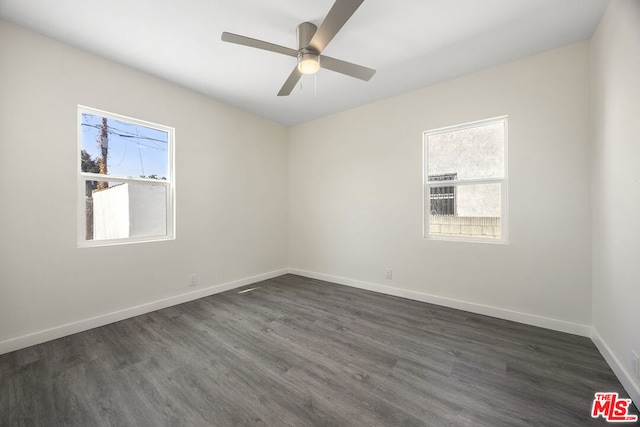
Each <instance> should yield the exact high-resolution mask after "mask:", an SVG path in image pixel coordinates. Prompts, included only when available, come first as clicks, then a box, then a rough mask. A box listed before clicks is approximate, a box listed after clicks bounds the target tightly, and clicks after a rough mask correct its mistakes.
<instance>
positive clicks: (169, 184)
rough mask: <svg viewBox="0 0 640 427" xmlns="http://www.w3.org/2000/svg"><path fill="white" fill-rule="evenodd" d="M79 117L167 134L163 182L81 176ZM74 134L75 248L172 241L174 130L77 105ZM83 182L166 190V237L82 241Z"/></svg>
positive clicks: (85, 174)
mask: <svg viewBox="0 0 640 427" xmlns="http://www.w3.org/2000/svg"><path fill="white" fill-rule="evenodd" d="M82 114H92V115H95V116H101V117H106V118H108V119H114V120H121V121H125V122H128V123H131V124H134V125H139V126H144V127H148V128H152V129H157V130H160V131H163V132H166V133H167V177H166V178H167V179H166V180H156V179H145V178H139V177H133V176H114V175H102V174H99V173H88V172H82V168H81V151H82ZM77 121H78V123H77V126H78V129H77V133H78V142H77V149H76V153H77V154H76V155H77V156H78V160H77V164H76V171H77V174H78V189H77V194H78V207H77V209H78V221H77V222H78V247H80V248H85V247H99V246H112V245H123V244H132V243H144V242H156V241H164V240H173V239H175V236H176V221H175V217H176V209H175V167H174V165H175V155H174V153H175V147H174V145H175V129H174V128H172V127H169V126H164V125H160V124H158V123H152V122H148V121H144V120H140V119H136V118H133V117H127V116H123V115H120V114H115V113H110V112H108V111H103V110H98V109H96V108H91V107H86V106H83V105H78V116H77ZM87 181H109V182H118V183H133V184H145V185H154V186H162V187H165V189H166V195H167V199H166V233H165V234H163V235H155V236H140V237H127V238H118V239H101V240H87V239H86V201H85V192H86V182H87Z"/></svg>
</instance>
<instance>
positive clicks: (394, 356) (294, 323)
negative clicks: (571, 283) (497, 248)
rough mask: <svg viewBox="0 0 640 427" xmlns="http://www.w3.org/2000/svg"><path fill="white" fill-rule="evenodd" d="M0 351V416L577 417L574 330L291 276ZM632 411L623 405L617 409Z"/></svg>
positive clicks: (45, 421)
mask: <svg viewBox="0 0 640 427" xmlns="http://www.w3.org/2000/svg"><path fill="white" fill-rule="evenodd" d="M252 287H257V289H255V290H253V291H250V292H246V293H242V294H239V293H238V291H239V290H240V289H238V290H234V291H229V292H226V293H223V294H217V295H213V296H210V297H207V298H203V299H200V300H197V301H193V302H189V303H186V304H182V305H179V306H175V307H171V308H167V309H164V310H159V311H156V312H153V313H149V314H146V315H142V316H138V317H135V318H132V319H128V320H125V321H122V322H118V323H114V324H111V325H108V326H104V327H101V328H97V329H93V330H90V331H87V332H82V333H79V334H76V335H73V336H69V337H65V338H62V339H58V340H55V341H51V342H47V343H44V344H40V345H37V346H33V347H30V348H26V349H23V350H20V351H16V352H13V353H9V354H5V355H2V356H0V426H3V427H4V426H83V427H87V426H179V425H182V426H234V425H239V426H245V425H246V426H311V425H314V426H334V425H335V426H491V427H496V426H510V427H513V426H562V427H567V426H589V425H607V423H606V421H604V420H603V419H601V418H600V419H592V418H591V416H590V410H591V405H592V401H593V398H594V393H596V392H600V391H615V392H618V393H620V395H621V396H624V397H626V398H628V395H627V394H626V392H625V391H624V389H623V388H622V386H621V385H620V383H619V382H618V380H617V379H616V377H615V376H614V374H613V372H612V371H611V369H610V368H609V367H608V366H607V364H606V363H605V361H604V359H603V358H602V357H601V355H600V354H599V353H598V350H597V349H596V348H595V346H594V345H593V343H592V342H591V341H590V340H589V339H587V338H583V337H578V336H574V335H569V334H564V333H559V332H554V331H550V330H546V329H541V328H536V327H532V326H526V325H522V324H518V323H513V322H508V321H504V320H498V319H494V318H491V317H486V316H480V315H475V314H471V313H467V312H463V311H458V310H453V309H448V308H443V307H438V306H434V305H430V304H425V303H420V302H416V301H410V300H406V299H402V298H395V297H390V296H385V295H380V294H376V293H372V292H367V291H363V290H359V289H353V288H349V287H345V286H340V285H335V284H331V283H327V282H322V281H319V280H312V279H306V278H302V277H299V276H294V275H286V276H281V277H278V278H275V279H271V280H267V281H264V282H261V283H258V284H255V285H252V286H249V287H247V288H252ZM633 413H635V414H637V413H638V412H637V410H635V408H634V409H633Z"/></svg>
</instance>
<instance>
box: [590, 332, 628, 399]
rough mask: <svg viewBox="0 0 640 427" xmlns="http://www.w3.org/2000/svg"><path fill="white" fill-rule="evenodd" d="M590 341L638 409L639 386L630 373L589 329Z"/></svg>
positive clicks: (596, 334) (597, 335)
mask: <svg viewBox="0 0 640 427" xmlns="http://www.w3.org/2000/svg"><path fill="white" fill-rule="evenodd" d="M591 341H593V343H594V344H595V345H596V347H598V350H600V354H602V357H604V360H606V361H607V363H608V364H609V366H610V367H611V369H612V370H613V373H614V374H616V377H618V380H619V381H620V383H621V384H622V386H623V387H624V389H625V390H626V391H627V393H629V397H631V400H633V402H634V403H635V405H636V408H640V386H639V385H638V384H637V383H636V382H635V381H634V380H633V376H632V375H631V373H629V372H628V371H627V370H626V369H625V367H624V365H623V364H622V363H620V360H618V358H617V357H616V356H615V355H614V354H613V352H612V351H611V349H610V348H609V346H608V345H607V343H605V342H604V341H603V340H602V338H601V337H600V335H599V334H598V331H596V330H595V328H592V329H591ZM603 391H609V390H603Z"/></svg>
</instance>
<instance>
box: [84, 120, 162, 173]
mask: <svg viewBox="0 0 640 427" xmlns="http://www.w3.org/2000/svg"><path fill="white" fill-rule="evenodd" d="M101 125H102V117H100V116H96V115H93V114H89V113H83V114H82V126H81V132H82V137H81V141H82V142H81V143H82V149H83V150H86V151H87V152H88V153H89V154H90V155H91V157H92V158H94V159H96V160H97V159H99V158H100V157H101V154H100V142H99V141H100V138H99V135H100V128H101ZM107 129H108V141H109V145H108V147H109V150H108V157H107V174H108V175H110V176H120V177H135V178H138V177H140V176H142V175H144V176H149V175H156V176H158V177H167V176H168V169H167V163H168V155H167V147H168V142H167V141H168V135H167V133H166V132H164V131H160V130H157V129H152V128H148V127H145V126H141V125H137V124H133V123H128V122H126V121H121V120H116V119H111V118H107Z"/></svg>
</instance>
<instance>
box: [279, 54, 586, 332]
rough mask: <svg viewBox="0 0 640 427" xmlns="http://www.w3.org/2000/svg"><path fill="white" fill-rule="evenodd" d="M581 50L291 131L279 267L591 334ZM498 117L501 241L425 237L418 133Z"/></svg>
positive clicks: (507, 67) (538, 58)
mask: <svg viewBox="0 0 640 427" xmlns="http://www.w3.org/2000/svg"><path fill="white" fill-rule="evenodd" d="M588 53H589V45H588V42H582V43H578V44H574V45H571V46H568V47H565V48H561V49H557V50H554V51H551V52H548V53H544V54H541V55H537V56H534V57H530V58H527V59H524V60H521V61H518V62H514V63H511V64H507V65H503V66H499V67H495V68H492V69H488V70H486V71H483V72H479V73H475V74H472V75H469V76H466V77H462V78H459V79H455V80H452V81H449V82H446V83H443V84H439V85H436V86H432V87H428V88H425V89H422V90H418V91H414V92H411V93H407V94H405V95H402V96H398V97H395V98H391V99H387V100H385V101H381V102H378V103H375V104H371V105H367V106H364V107H361V108H358V109H354V110H351V111H347V112H344V113H340V114H336V115H333V116H330V117H326V118H323V119H320V120H315V121H313V122H309V123H306V124H302V125H299V126H296V127H294V128H293V129H291V132H290V134H289V138H290V139H289V191H290V198H289V263H290V266H291V267H293V268H295V269H299V270H300V271H302V272H304V273H305V274H307V273H308V272H315V273H321V274H322V275H323V277H326V278H341V279H340V280H343V281H344V282H351V283H356V284H359V285H362V286H363V287H369V288H372V289H374V288H375V289H380V288H379V286H387V287H389V289H387V290H390V291H391V293H396V294H400V295H409V296H412V297H415V296H418V297H420V295H423V294H424V295H428V296H432V297H435V300H436V301H441V300H438V298H440V299H445V303H446V302H447V301H446V300H449V301H453V302H464V303H465V304H466V306H465V305H464V304H463V305H462V307H465V308H471V309H481V310H480V311H483V312H487V313H492V314H496V313H497V314H499V315H507V317H508V316H509V315H511V314H513V312H517V313H521V314H524V315H530V316H529V317H528V318H522V317H518V316H515V317H513V316H512V317H513V318H515V319H519V320H525V321H532V320H533V323H538V324H545V321H548V323H547V324H548V325H552V326H553V327H556V328H558V327H559V328H560V329H565V330H570V331H574V332H578V333H585V331H588V325H590V323H591V272H590V249H589V248H590V226H589V224H590V218H589V206H590V205H589V56H588ZM502 115H508V116H509V147H508V151H509V158H508V163H509V165H508V168H509V216H510V220H509V236H510V237H509V238H510V242H509V244H508V245H502V244H479V243H460V242H443V241H430V240H425V239H423V237H422V164H421V159H422V132H423V131H425V130H430V129H435V128H440V127H444V126H450V125H456V124H460V123H467V122H471V121H475V120H480V119H487V118H492V117H497V116H502ZM386 267H390V268H392V269H393V279H392V280H386V279H385V268H386ZM398 290H399V291H398ZM400 291H401V292H400ZM426 299H427V300H429V298H426ZM432 299H433V298H432ZM454 305H455V304H454ZM492 309H496V310H495V311H492ZM525 317H526V316H525ZM587 333H588V332H587Z"/></svg>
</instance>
